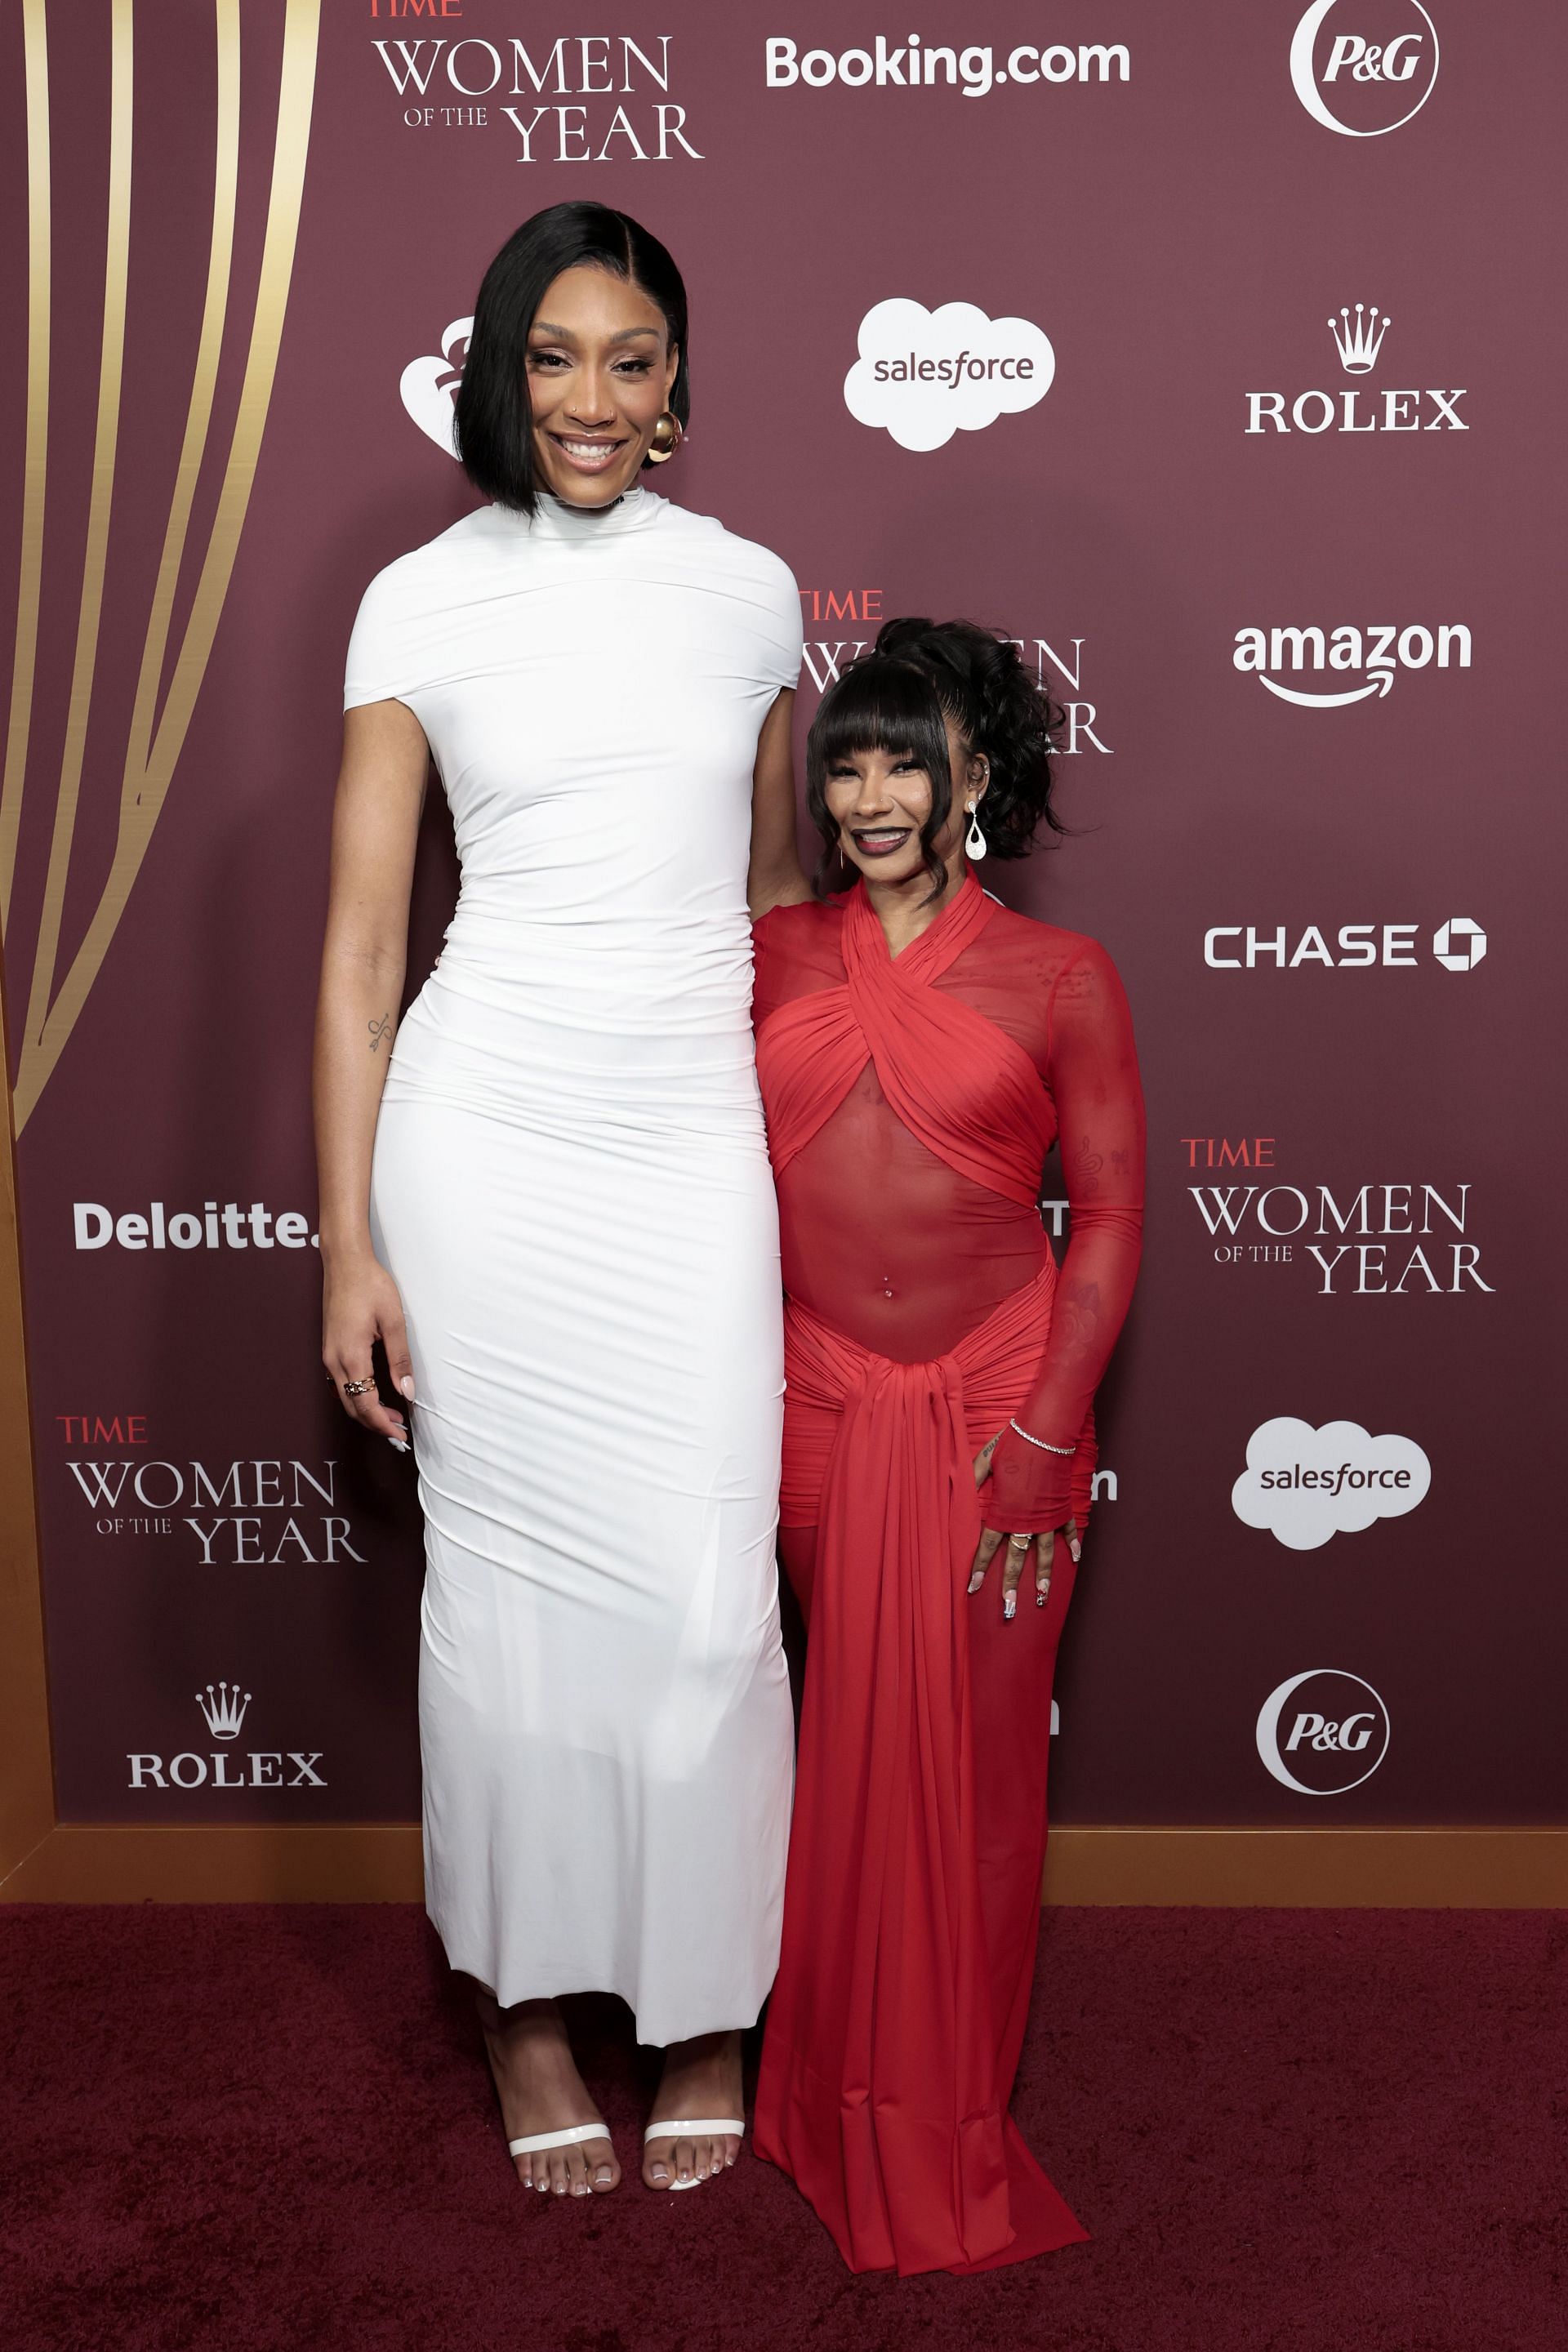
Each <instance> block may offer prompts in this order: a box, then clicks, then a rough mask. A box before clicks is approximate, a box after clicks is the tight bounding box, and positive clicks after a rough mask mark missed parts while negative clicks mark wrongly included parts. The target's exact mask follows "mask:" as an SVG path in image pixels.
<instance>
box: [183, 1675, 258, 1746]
mask: <svg viewBox="0 0 1568 2352" xmlns="http://www.w3.org/2000/svg"><path fill="white" fill-rule="evenodd" d="M196 1705H197V1706H199V1707H200V1708H201V1711H202V1713H203V1714H204V1715H205V1717H206V1719H207V1729H208V1730H209V1731H210V1732H211V1733H212V1736H213V1738H215V1739H237V1738H239V1727H240V1725H241V1724H242V1723H243V1722H244V1721H245V1710H246V1708H247V1706H249V1705H250V1693H249V1692H248V1691H245V1692H243V1693H242V1692H241V1690H240V1687H239V1685H238V1684H237V1683H219V1684H218V1685H217V1688H216V1690H215V1689H214V1688H213V1685H212V1684H211V1683H208V1685H207V1686H206V1689H205V1691H198V1692H197V1693H196Z"/></svg>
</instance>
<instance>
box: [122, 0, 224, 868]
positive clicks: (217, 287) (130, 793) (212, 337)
mask: <svg viewBox="0 0 1568 2352" xmlns="http://www.w3.org/2000/svg"><path fill="white" fill-rule="evenodd" d="M216 7H217V140H216V157H215V161H214V165H213V226H212V243H211V245H210V247H209V248H208V252H207V290H206V299H205V303H204V304H203V307H202V329H201V334H200V336H199V337H198V339H197V342H196V364H195V373H194V374H193V375H192V378H191V402H190V406H189V408H188V409H187V410H186V412H185V437H184V441H183V443H182V444H181V446H180V463H179V467H178V469H177V471H176V473H175V476H174V498H173V499H172V500H171V502H170V506H169V522H168V528H167V529H166V530H165V531H164V533H163V557H162V559H161V561H160V562H159V565H158V578H157V583H156V584H155V586H154V587H153V610H152V614H151V615H150V617H149V619H148V623H147V639H146V643H145V645H144V646H142V669H141V674H140V675H139V677H138V678H137V680H136V704H135V708H134V709H133V710H132V716H131V735H130V740H129V741H128V743H127V745H126V749H125V772H124V778H123V781H122V783H121V798H120V823H121V828H122V829H123V827H124V825H125V823H126V821H127V817H128V815H129V814H130V812H131V811H132V809H133V808H134V806H135V804H136V802H137V801H138V799H139V798H140V797H141V783H142V776H143V774H144V773H145V772H146V768H147V761H148V755H149V749H150V746H151V743H152V740H153V711H154V709H156V707H157V701H158V684H159V680H160V679H161V678H162V677H163V656H164V653H165V652H166V650H167V648H168V643H169V623H170V620H171V619H172V618H173V615H174V589H175V586H176V584H177V583H178V581H179V577H180V563H181V560H182V558H183V557H184V551H185V533H186V531H187V530H188V529H189V527H190V520H191V501H192V499H194V498H195V493H196V477H197V475H198V474H199V473H200V471H201V464H202V458H203V457H204V455H205V451H206V446H207V427H208V425H210V424H211V422H212V413H213V394H214V393H215V391H216V388H217V364H218V358H219V354H220V352H221V351H222V349H223V329H224V320H225V316H226V312H227V309H228V280H229V271H230V268H231V267H232V264H233V260H234V215H235V202H236V197H237V191H238V184H239V0H216Z"/></svg>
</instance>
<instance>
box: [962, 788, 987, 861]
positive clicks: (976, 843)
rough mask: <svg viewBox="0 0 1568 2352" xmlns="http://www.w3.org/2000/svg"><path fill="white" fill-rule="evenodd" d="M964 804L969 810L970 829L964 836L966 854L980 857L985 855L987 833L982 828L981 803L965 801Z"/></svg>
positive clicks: (976, 857)
mask: <svg viewBox="0 0 1568 2352" xmlns="http://www.w3.org/2000/svg"><path fill="white" fill-rule="evenodd" d="M963 805H964V807H965V808H966V809H967V810H968V812H969V831H968V832H967V833H966V834H965V835H964V836H963V848H964V855H965V856H968V857H972V858H975V859H979V858H982V857H984V855H985V835H984V834H983V833H982V832H981V830H980V817H979V803H978V802H977V801H965V802H964V803H963Z"/></svg>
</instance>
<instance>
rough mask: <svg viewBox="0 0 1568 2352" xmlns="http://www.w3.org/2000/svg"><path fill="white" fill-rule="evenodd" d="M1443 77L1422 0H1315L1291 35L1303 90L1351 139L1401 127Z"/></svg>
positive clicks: (1322, 118)
mask: <svg viewBox="0 0 1568 2352" xmlns="http://www.w3.org/2000/svg"><path fill="white" fill-rule="evenodd" d="M1290 79H1291V82H1292V83H1293V84H1294V86H1295V91H1296V95H1297V97H1298V98H1299V99H1300V101H1301V103H1302V105H1303V106H1304V107H1305V108H1306V110H1307V111H1308V113H1309V114H1310V116H1311V118H1312V120H1313V121H1314V122H1321V124H1322V126H1323V129H1324V130H1325V131H1339V132H1340V133H1341V134H1342V137H1344V138H1346V139H1381V138H1383V137H1384V134H1385V133H1386V132H1388V131H1397V130H1399V129H1400V127H1401V125H1402V124H1404V123H1406V122H1408V121H1410V119H1411V117H1412V116H1413V115H1415V114H1419V113H1420V111H1421V109H1422V108H1423V107H1424V106H1425V105H1426V100H1428V99H1429V98H1430V97H1431V95H1432V89H1433V85H1434V83H1435V82H1436V79H1437V27H1436V25H1434V23H1433V22H1432V19H1431V17H1430V16H1428V15H1427V13H1426V9H1425V8H1424V7H1423V6H1422V5H1421V0H1312V5H1311V6H1310V8H1309V9H1308V10H1307V11H1306V13H1305V15H1304V16H1302V18H1301V20H1300V24H1298V26H1297V27H1296V30H1295V33H1294V35H1293V36H1292V37H1291V42H1290Z"/></svg>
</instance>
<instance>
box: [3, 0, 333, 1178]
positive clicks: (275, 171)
mask: <svg viewBox="0 0 1568 2352" xmlns="http://www.w3.org/2000/svg"><path fill="white" fill-rule="evenodd" d="M320 16H321V0H288V5H287V10H286V14H285V17H284V26H283V60H282V70H281V74H280V77H279V97H278V128H277V136H276V140H275V142H274V147H273V156H272V179H271V185H270V188H269V191H268V207H267V230H266V236H265V239H264V242H263V247H262V256H261V269H260V276H259V278H258V286H257V294H256V310H255V313H254V317H253V320H252V326H251V336H250V347H249V351H248V352H247V359H246V367H245V377H244V381H243V383H242V384H241V387H240V394H239V404H238V410H237V415H236V419H235V426H234V434H233V437H232V439H231V441H230V445H229V451H228V457H227V462H226V467H225V470H224V478H223V485H222V488H221V489H220V491H219V494H218V499H217V507H216V514H215V516H214V520H213V527H212V533H211V537H210V538H209V541H208V543H207V548H206V553H205V558H204V560H203V563H202V569H201V572H200V575H199V577H198V579H197V582H196V587H195V594H194V596H193V598H192V603H191V610H190V614H189V617H188V619H187V621H186V624H185V631H184V637H183V638H182V640H181V643H180V648H179V652H178V654H177V656H176V657H175V662H174V674H173V676H172V677H171V679H170V683H169V691H168V695H167V698H166V699H165V702H164V705H163V715H162V718H161V719H160V720H159V722H158V727H157V731H156V734H155V735H154V736H153V740H152V741H151V744H150V745H148V746H147V747H146V749H145V751H143V749H142V746H143V744H144V743H145V738H144V736H142V735H141V734H140V733H139V730H140V728H141V727H142V725H143V724H144V723H146V722H148V721H150V717H151V710H152V703H153V698H155V694H156V677H157V667H158V665H157V664H153V673H152V684H151V685H150V686H149V685H148V683H147V676H148V664H149V661H150V659H151V657H152V640H153V635H154V634H155V633H158V632H159V631H162V632H163V635H165V636H166V633H167V628H168V616H167V613H166V612H163V613H162V614H160V610H159V606H158V604H157V601H156V597H155V599H154V607H153V615H152V617H151V619H150V622H149V626H148V643H147V647H146V650H145V651H144V654H143V663H142V679H141V681H140V682H139V687H138V694H137V704H136V716H135V717H134V718H133V720H132V736H131V739H130V740H129V741H128V743H127V747H126V761H125V769H124V775H123V780H122V785H121V823H120V832H119V836H118V839H117V841H116V844H115V851H114V858H113V863H112V865H111V866H110V874H109V878H108V880H107V881H106V883H105V885H104V887H103V893H102V896H101V897H100V900H99V903H98V907H97V909H96V911H95V913H94V915H93V917H92V919H91V921H90V923H89V926H88V929H87V932H86V935H85V936H84V938H83V940H82V943H81V946H80V947H79V950H78V951H77V954H76V957H75V960H74V961H73V962H72V964H71V967H70V970H69V971H68V973H67V975H66V978H65V981H64V982H63V983H62V985H61V988H60V992H59V994H58V997H57V998H56V1000H55V1003H54V1004H53V1005H52V1006H51V1007H49V1009H48V1011H47V1015H46V1017H45V1019H44V1021H43V1023H42V1024H41V1027H39V1028H38V1029H37V1030H36V1029H35V1028H34V1026H33V1024H32V1023H31V1022H29V1024H28V1027H27V1033H26V1037H25V1039H24V1042H23V1048H22V1058H21V1066H20V1069H19V1070H18V1072H17V1077H16V1095H15V1097H14V1100H15V1108H16V1132H17V1133H18V1134H20V1133H21V1131H22V1129H23V1128H24V1127H25V1125H26V1121H27V1119H28V1118H29V1117H30V1116H31V1113H32V1111H33V1110H34V1108H35V1107H36V1106H37V1100H38V1097H39V1096H40V1094H41V1093H42V1092H43V1089H44V1087H45V1085H46V1084H47V1080H48V1077H49V1076H50V1073H51V1072H52V1071H53V1069H54V1067H55V1066H56V1064H57V1063H58V1059H59V1056H60V1054H61V1052H62V1051H63V1049H64V1047H65V1045H66V1043H67V1040H68V1038H69V1036H70V1034H71V1031H72V1029H73V1028H74V1027H75V1025H76V1022H77V1019H78V1016H79V1013H80V1012H81V1008H82V1006H83V1004H84V1003H86V1001H87V996H88V992H89V989H90V988H91V986H92V983H93V982H94V980H95V979H96V978H97V976H98V973H99V971H100V967H101V965H102V962H103V959H104V956H105V955H106V953H107V952H108V950H109V946H110V941H111V940H112V939H113V937H114V933H115V929H116V927H117V925H118V924H119V921H120V918H121V914H122V913H123V912H124V909H125V904H126V900H127V899H128V898H129V896H130V893H131V889H132V884H133V883H134V881H135V879H136V876H137V873H138V872H139V870H140V868H141V865H142V858H143V856H145V854H146V850H147V845H148V843H149V841H150V840H151V838H152V835H153V827H154V825H155V824H156V823H157V821H158V816H159V813H160V812H161V810H162V808H163V800H164V796H165V794H166V793H167V792H168V788H169V782H170V780H171V778H172V776H173V774H174V766H175V763H176V761H178V759H179V756H180V752H181V750H182V749H183V747H184V739H185V734H186V730H187V729H188V728H189V725H190V720H191V714H192V712H193V710H194V709H195V700H196V696H197V694H198V693H199V692H200V690H201V685H202V680H203V678H204V677H205V674H206V666H207V662H208V659H209V657H210V656H211V653H212V647H213V640H214V638H215V636H216V634H217V625H218V622H219V619H220V618H221V616H222V613H223V605H224V599H225V597H226V594H227V592H228V583H229V579H230V576H231V575H232V572H233V570H234V561H235V556H236V554H237V551H238V546H239V535H240V531H241V530H242V528H243V526H244V522H245V517H246V511H247V507H248V505H249V501H250V492H251V488H252V485H253V483H254V481H255V478H256V465H257V458H258V454H259V451H260V446H261V436H262V433H263V430H264V428H265V426H266V423H267V412H268V405H269V404H270V401H271V397H272V385H273V381H274V377H275V375H276V372H277V365H278V352H279V343H280V341H281V339H282V332H283V315H284V311H285V310H286V308H287V304H288V299H289V280H290V278H291V277H292V274H293V267H294V249H295V243H296V239H297V237H298V234H299V226H300V202H301V198H302V195H303V192H304V179H305V162H306V155H307V152H308V150H309V146H310V114H311V108H312V103H313V100H314V91H315V76H316V47H317V37H318V33H319V28H320ZM230 21H232V20H231V18H230V17H229V15H228V11H227V8H226V5H225V0H219V26H220V43H221V35H222V27H223V26H224V25H225V24H226V22H230ZM233 72H234V74H235V76H236V78H237V62H236V64H235V65H234V67H233ZM222 87H223V85H222V83H221V80H220V89H221V88H222ZM233 89H234V94H235V98H236V102H237V79H236V80H235V82H234V84H233ZM223 169H224V167H223V162H222V156H221V151H220V158H219V164H218V181H217V184H216V186H215V198H214V213H215V222H214V244H215V250H216V245H217V242H218V223H217V219H216V215H217V212H218V210H219V207H220V205H221V203H222V200H223V199H222V175H223ZM223 268H224V274H225V280H226V269H227V263H226V259H225V262H224V264H223ZM215 276H216V263H215V264H210V265H209V275H208V300H209V312H208V316H207V318H205V319H204V336H203V343H202V347H201V348H202V351H203V352H205V349H206V348H207V344H206V327H207V325H208V323H209V320H210V318H211V309H210V306H211V304H212V302H213V300H214V299H215V293H214V288H215ZM217 331H218V332H219V333H220V334H221V321H219V324H218V329H217ZM200 363H201V353H200V352H198V369H199V366H200ZM207 397H208V407H209V412H210V394H209V395H208V396H207ZM199 401H200V393H199V386H198V385H195V384H194V385H193V391H192V412H191V420H195V417H196V414H197V409H198V406H199ZM191 420H188V422H187V430H186V443H185V448H184V451H183V452H182V459H181V466H182V478H183V474H184V465H185V461H186V458H187V457H189V456H190V455H191V452H192V449H193V446H194V444H193V434H194V433H195V431H196V429H197V428H196V425H195V422H194V421H191ZM200 432H201V434H202V435H204V436H205V417H204V418H203V419H202V421H201V425H200ZM198 462H199V460H198ZM181 497H182V492H181V488H180V484H179V482H177V483H176V488H175V493H174V502H175V507H176V509H177V508H178V507H179V504H180V501H181ZM189 512H190V501H189V498H188V497H186V498H185V499H184V518H183V520H179V519H178V518H177V516H176V515H175V514H174V513H172V514H171V518H170V537H169V539H168V540H167V541H166V542H165V561H164V564H163V565H162V566H161V567H160V574H159V578H160V585H162V584H163V579H164V574H165V571H166V570H167V569H168V566H169V564H171V563H172V565H173V571H172V572H169V573H168V577H169V592H170V596H171V599H172V595H173V582H174V578H175V577H176V576H177V573H178V569H179V562H180V557H181V555H182V554H183V553H184V525H185V523H187V522H188V520H189ZM175 540H177V541H178V545H177V546H175V545H174V541H175ZM144 696H145V699H144Z"/></svg>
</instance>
